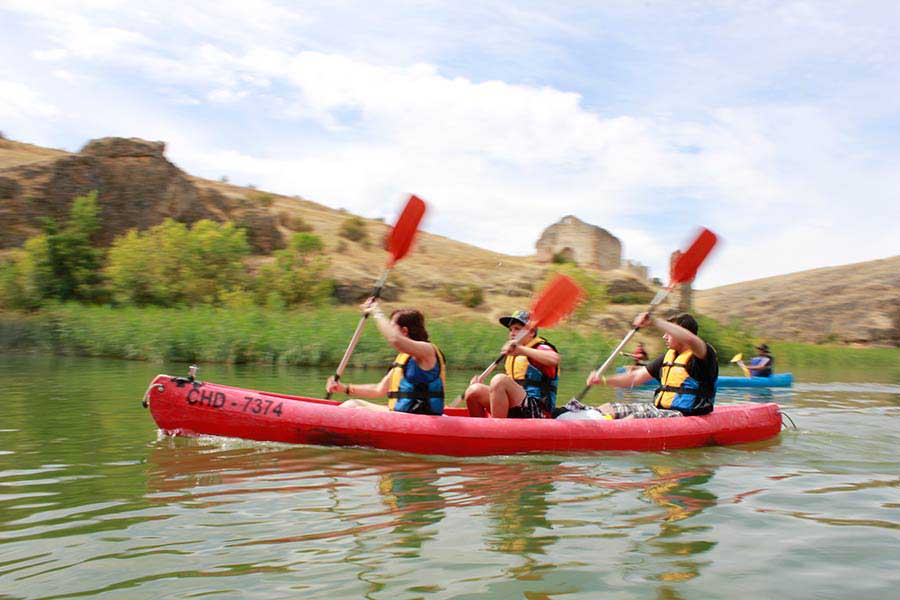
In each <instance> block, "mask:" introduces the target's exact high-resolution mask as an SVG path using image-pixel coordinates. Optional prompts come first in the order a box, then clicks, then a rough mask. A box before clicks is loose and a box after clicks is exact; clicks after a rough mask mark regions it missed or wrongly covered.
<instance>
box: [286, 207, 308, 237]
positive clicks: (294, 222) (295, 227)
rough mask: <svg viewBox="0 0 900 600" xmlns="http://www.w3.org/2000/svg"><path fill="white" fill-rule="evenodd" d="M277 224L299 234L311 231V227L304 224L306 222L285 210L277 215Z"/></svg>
mask: <svg viewBox="0 0 900 600" xmlns="http://www.w3.org/2000/svg"><path fill="white" fill-rule="evenodd" d="M278 223H279V224H280V225H281V226H282V227H286V228H288V229H290V230H291V231H297V232H300V233H308V232H310V231H313V226H312V225H310V224H309V223H307V222H306V220H305V219H304V218H303V217H301V216H300V215H297V214H292V213H290V212H288V211H286V210H282V211H280V212H279V213H278Z"/></svg>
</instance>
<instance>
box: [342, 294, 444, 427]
mask: <svg viewBox="0 0 900 600" xmlns="http://www.w3.org/2000/svg"><path fill="white" fill-rule="evenodd" d="M363 312H364V313H365V314H369V315H372V316H373V317H375V324H376V325H377V326H378V331H380V332H381V335H383V336H384V338H385V339H386V340H387V342H388V343H389V344H390V345H391V346H392V347H393V348H394V349H395V350H397V352H399V354H397V358H395V359H394V362H393V364H391V368H390V370H388V372H387V375H385V376H384V377H383V378H382V379H381V381H379V382H378V383H363V384H350V383H344V382H343V381H335V380H334V377H329V378H328V382H327V383H326V384H325V389H326V391H328V392H329V393H334V392H339V393H341V394H347V395H348V396H356V398H352V399H350V400H347V401H345V402H342V403H341V404H340V406H341V407H342V408H365V409H369V410H380V411H391V410H393V411H396V412H407V413H416V414H423V415H441V414H443V413H444V376H445V371H446V366H445V364H444V355H443V353H441V351H440V349H439V348H438V347H437V346H436V345H435V344H433V343H431V342H430V341H429V340H428V331H427V330H426V329H425V317H424V316H423V315H422V313H421V312H419V311H418V310H415V309H401V310H395V311H394V312H393V313H391V316H390V318H388V317H387V316H385V314H384V313H383V312H381V308H380V307H379V305H378V300H376V299H373V298H370V299H369V300H367V301H366V303H365V304H363ZM385 396H387V398H388V404H387V406H385V405H384V404H375V403H374V402H367V401H366V400H361V399H360V398H383V397H385Z"/></svg>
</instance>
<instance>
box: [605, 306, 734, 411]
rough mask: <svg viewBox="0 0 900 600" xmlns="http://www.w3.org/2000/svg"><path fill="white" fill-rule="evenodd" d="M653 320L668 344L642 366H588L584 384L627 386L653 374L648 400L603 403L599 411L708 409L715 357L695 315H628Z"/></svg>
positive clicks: (637, 322) (643, 323) (640, 322)
mask: <svg viewBox="0 0 900 600" xmlns="http://www.w3.org/2000/svg"><path fill="white" fill-rule="evenodd" d="M648 325H654V326H656V328H657V329H660V330H662V332H663V339H664V340H665V342H666V347H667V348H668V350H667V351H666V353H665V354H663V355H662V356H659V357H657V358H656V359H655V360H653V361H652V362H651V363H650V364H648V365H647V366H645V367H638V368H637V369H634V370H632V371H629V372H628V373H622V374H620V375H610V376H609V377H607V376H600V375H598V374H597V373H596V372H592V373H591V374H590V375H589V376H588V379H587V384H588V385H611V386H614V387H633V386H636V385H641V384H642V383H646V382H647V381H650V379H656V380H658V381H659V382H660V386H659V387H658V388H657V389H656V393H655V394H654V397H653V404H645V403H634V404H628V403H620V402H614V403H607V404H604V405H602V406H601V407H600V412H602V413H603V414H605V415H611V416H612V417H613V418H614V419H625V418H636V419H647V418H653V417H680V416H682V415H705V414H707V413H709V412H712V409H713V403H714V402H715V398H716V380H717V379H718V378H719V362H718V355H717V354H716V350H715V348H713V347H712V346H711V345H709V344H708V343H707V342H705V341H703V340H702V339H700V337H698V336H697V330H698V326H697V321H696V320H695V319H694V317H692V316H691V315H689V314H687V313H683V314H680V315H677V316H674V317H672V318H671V319H669V320H663V319H659V318H651V317H650V315H648V314H647V313H641V314H639V315H638V316H637V317H636V318H635V319H634V327H647V326H648Z"/></svg>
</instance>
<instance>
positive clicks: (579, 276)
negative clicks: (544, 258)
mask: <svg viewBox="0 0 900 600" xmlns="http://www.w3.org/2000/svg"><path fill="white" fill-rule="evenodd" d="M555 273H562V274H563V275H568V276H569V277H571V278H572V279H573V280H574V281H575V283H577V284H578V285H579V287H581V289H582V290H584V293H585V297H584V300H583V301H582V302H581V304H579V305H578V307H577V308H576V309H575V311H574V312H573V313H572V315H571V316H569V317H568V320H570V321H572V322H576V323H577V322H583V321H585V320H586V319H588V318H590V317H591V316H592V315H593V314H595V313H599V312H602V311H603V309H604V307H605V306H606V304H607V303H608V302H609V296H608V295H607V293H606V286H605V285H603V284H601V283H599V282H597V279H596V278H595V277H594V276H592V275H590V274H589V273H587V272H585V271H583V270H582V269H580V268H578V267H577V266H575V265H574V264H572V263H566V264H561V265H554V266H553V268H552V269H551V270H550V272H549V273H548V274H547V277H546V278H545V280H544V282H543V283H542V284H541V287H543V286H544V285H546V284H547V283H548V282H549V281H550V279H551V278H552V277H553V275H554V274H555Z"/></svg>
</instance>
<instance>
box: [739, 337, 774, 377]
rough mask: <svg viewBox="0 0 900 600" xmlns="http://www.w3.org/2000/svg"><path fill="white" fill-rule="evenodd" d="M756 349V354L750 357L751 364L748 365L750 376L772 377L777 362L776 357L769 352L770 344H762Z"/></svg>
mask: <svg viewBox="0 0 900 600" xmlns="http://www.w3.org/2000/svg"><path fill="white" fill-rule="evenodd" d="M756 350H757V352H756V356H754V357H753V358H751V359H750V364H749V365H746V367H747V370H748V371H750V377H771V376H772V373H773V372H774V371H773V370H772V366H773V365H774V364H775V359H774V358H772V353H771V352H769V346H768V345H767V344H760V345H759V346H757V347H756Z"/></svg>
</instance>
